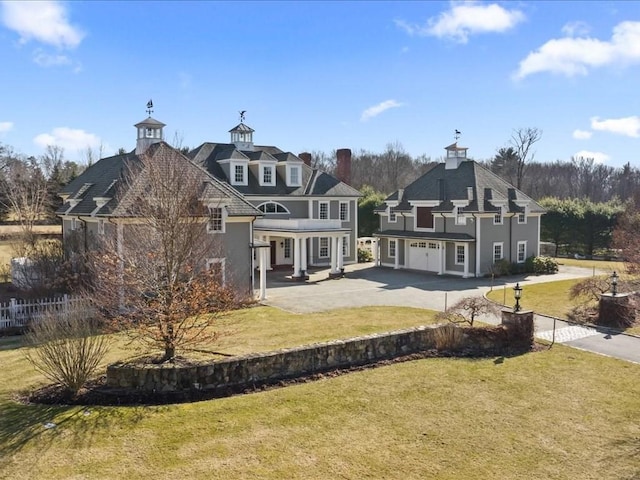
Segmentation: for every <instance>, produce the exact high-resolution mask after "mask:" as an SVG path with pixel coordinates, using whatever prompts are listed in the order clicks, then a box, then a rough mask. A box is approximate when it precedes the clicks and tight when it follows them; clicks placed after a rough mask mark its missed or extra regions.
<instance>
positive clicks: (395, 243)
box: [387, 238, 398, 258]
mask: <svg viewBox="0 0 640 480" xmlns="http://www.w3.org/2000/svg"><path fill="white" fill-rule="evenodd" d="M392 244H393V254H392V253H391V245H392ZM397 255H398V240H397V239H396V238H390V239H389V241H388V242H387V256H388V257H389V258H396V256H397Z"/></svg>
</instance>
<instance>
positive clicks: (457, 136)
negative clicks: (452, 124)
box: [453, 128, 462, 142]
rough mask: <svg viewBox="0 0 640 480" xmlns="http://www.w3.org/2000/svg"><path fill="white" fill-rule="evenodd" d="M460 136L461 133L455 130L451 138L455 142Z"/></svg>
mask: <svg viewBox="0 0 640 480" xmlns="http://www.w3.org/2000/svg"><path fill="white" fill-rule="evenodd" d="M460 135H462V132H461V131H460V130H458V129H457V128H456V130H455V134H454V135H453V138H455V139H456V142H457V141H458V139H459V138H460Z"/></svg>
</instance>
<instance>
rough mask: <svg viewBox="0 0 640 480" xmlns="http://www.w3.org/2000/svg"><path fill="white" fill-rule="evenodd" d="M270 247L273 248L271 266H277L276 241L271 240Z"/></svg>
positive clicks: (271, 249) (271, 250)
mask: <svg viewBox="0 0 640 480" xmlns="http://www.w3.org/2000/svg"><path fill="white" fill-rule="evenodd" d="M269 245H271V248H270V249H269V251H270V252H271V266H272V267H273V266H275V264H276V245H277V244H276V242H275V241H274V240H271V241H270V242H269Z"/></svg>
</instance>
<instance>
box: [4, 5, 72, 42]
mask: <svg viewBox="0 0 640 480" xmlns="http://www.w3.org/2000/svg"><path fill="white" fill-rule="evenodd" d="M2 23H3V24H4V25H5V26H6V27H7V28H9V29H10V30H14V31H15V32H17V33H18V34H19V35H20V41H21V42H22V43H26V42H28V41H30V40H36V41H38V42H41V43H44V44H47V45H53V46H55V47H58V48H75V47H77V46H78V45H79V44H80V42H81V41H82V39H83V37H84V32H83V31H82V30H81V29H79V28H78V27H76V26H74V25H71V24H70V23H69V20H68V18H67V11H66V8H65V7H64V5H62V4H61V3H60V2H55V1H42V2H23V1H21V2H19V1H15V2H14V1H4V2H2Z"/></svg>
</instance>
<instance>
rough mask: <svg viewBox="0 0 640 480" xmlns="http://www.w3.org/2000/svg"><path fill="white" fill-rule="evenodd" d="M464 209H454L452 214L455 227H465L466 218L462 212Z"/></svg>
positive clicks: (458, 207) (459, 207)
mask: <svg viewBox="0 0 640 480" xmlns="http://www.w3.org/2000/svg"><path fill="white" fill-rule="evenodd" d="M463 208H464V207H461V206H457V207H454V210H453V214H454V215H455V219H456V220H455V224H456V225H466V224H467V217H465V216H464V212H463V211H462V209H463Z"/></svg>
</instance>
